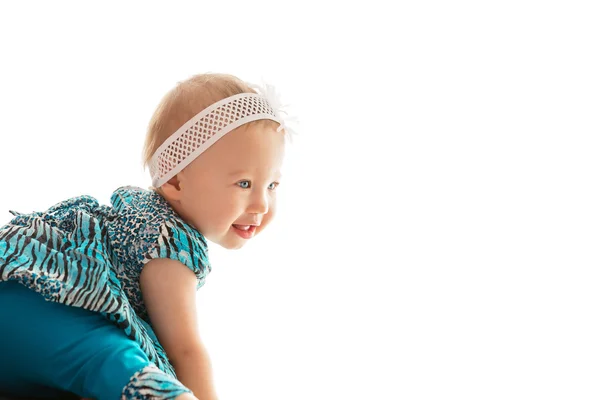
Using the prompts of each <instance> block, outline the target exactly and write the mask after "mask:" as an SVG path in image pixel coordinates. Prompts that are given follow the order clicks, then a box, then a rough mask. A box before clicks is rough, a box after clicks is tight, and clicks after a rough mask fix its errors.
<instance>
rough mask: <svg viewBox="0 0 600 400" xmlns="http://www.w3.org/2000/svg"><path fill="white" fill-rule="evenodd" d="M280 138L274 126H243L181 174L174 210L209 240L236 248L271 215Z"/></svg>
mask: <svg viewBox="0 0 600 400" xmlns="http://www.w3.org/2000/svg"><path fill="white" fill-rule="evenodd" d="M284 150H285V138H284V133H283V132H277V131H276V125H275V124H271V123H259V124H253V125H250V126H248V125H243V126H242V127H240V128H238V129H236V130H234V131H232V132H230V133H228V134H226V135H225V136H224V137H222V138H221V139H220V140H219V141H217V142H216V143H215V144H214V145H212V146H211V147H209V148H208V149H207V150H206V151H205V152H204V153H202V154H201V155H200V156H199V157H198V158H197V159H196V160H194V161H193V162H192V163H191V164H190V165H189V166H188V167H187V168H185V169H184V170H183V172H182V173H181V174H180V182H181V200H180V202H179V207H178V208H179V210H178V211H179V213H180V214H181V215H182V216H183V217H184V219H186V220H187V222H188V223H190V224H192V225H193V226H194V227H195V228H196V229H198V230H199V231H200V232H201V233H202V234H203V235H204V236H205V237H206V238H207V239H208V240H210V241H211V242H214V243H218V244H220V245H221V246H223V247H225V248H228V249H238V248H240V247H242V246H243V245H244V244H246V243H247V242H248V240H249V239H251V238H252V237H254V236H256V235H257V234H258V233H260V232H261V231H262V230H263V229H265V228H266V227H267V225H268V224H269V222H271V220H272V219H273V217H274V215H275V207H276V192H277V185H278V184H279V181H280V179H281V172H280V171H281V166H282V163H283V158H284Z"/></svg>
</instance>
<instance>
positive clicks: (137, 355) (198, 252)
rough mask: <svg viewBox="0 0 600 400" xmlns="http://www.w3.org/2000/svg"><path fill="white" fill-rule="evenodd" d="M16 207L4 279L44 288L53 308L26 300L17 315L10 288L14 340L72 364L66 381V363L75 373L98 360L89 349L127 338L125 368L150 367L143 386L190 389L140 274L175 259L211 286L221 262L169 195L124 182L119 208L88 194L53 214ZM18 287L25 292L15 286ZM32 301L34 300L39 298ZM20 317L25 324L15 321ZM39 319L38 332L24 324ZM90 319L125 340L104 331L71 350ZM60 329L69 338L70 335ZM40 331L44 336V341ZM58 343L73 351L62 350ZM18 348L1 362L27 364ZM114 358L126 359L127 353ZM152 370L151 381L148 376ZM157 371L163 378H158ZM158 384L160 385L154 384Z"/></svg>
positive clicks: (4, 242) (5, 301)
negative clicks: (155, 326) (213, 262)
mask: <svg viewBox="0 0 600 400" xmlns="http://www.w3.org/2000/svg"><path fill="white" fill-rule="evenodd" d="M14 214H15V217H14V218H13V219H12V220H11V221H10V222H9V223H8V224H7V225H5V226H3V227H1V228H0V283H2V282H4V283H3V284H2V286H0V292H4V291H6V290H7V289H6V288H7V287H8V286H7V282H11V285H12V286H14V284H20V285H21V286H22V287H23V288H24V289H29V291H30V292H32V293H34V292H35V293H34V294H36V295H37V297H39V299H38V300H41V301H42V302H43V303H39V304H38V305H39V307H38V308H36V310H38V309H44V312H45V313H48V314H44V315H41V312H30V310H28V309H27V308H25V307H23V306H22V305H19V313H21V314H17V313H16V312H15V311H14V310H12V309H11V306H12V305H13V304H14V303H13V301H15V299H12V298H11V297H10V296H8V294H7V293H2V296H0V310H2V313H3V314H0V317H1V318H2V325H3V327H4V325H5V324H8V325H9V326H11V329H16V330H15V331H11V332H13V333H12V334H13V337H12V338H13V340H14V343H13V346H14V348H15V349H21V350H20V351H26V350H25V349H28V348H29V347H31V348H32V349H36V350H35V351H34V350H27V351H29V352H30V354H32V355H34V354H38V353H39V354H42V355H43V354H46V356H47V357H49V358H48V360H49V359H50V358H51V359H53V360H54V361H52V365H54V367H52V368H55V369H56V371H63V372H62V373H65V375H64V379H67V377H68V376H71V375H70V374H68V373H66V372H64V371H68V368H69V365H70V364H71V363H72V362H73V361H74V360H79V358H83V359H88V358H89V357H90V355H89V354H91V353H93V354H96V353H97V352H100V350H101V349H103V348H104V347H109V348H115V349H116V348H120V347H119V346H124V347H123V348H122V349H121V350H122V351H123V352H125V354H130V355H131V358H130V359H129V358H127V359H126V360H125V362H129V361H128V360H131V361H132V362H133V360H136V361H135V362H133V364H132V366H131V367H129V366H128V367H123V368H125V369H126V370H127V373H130V372H131V370H132V369H134V367H135V368H138V367H140V366H142V365H146V366H147V367H148V368H146V369H145V370H144V371H142V373H141V375H139V376H138V378H137V380H136V382H138V383H137V384H138V385H139V386H140V387H142V386H144V385H146V386H145V390H163V389H165V387H166V386H165V385H167V383H165V382H170V380H172V381H173V382H176V383H175V384H174V385H175V386H173V387H174V389H173V390H174V391H173V393H176V392H177V391H178V390H180V388H179V386H181V385H180V384H179V383H178V382H177V381H176V379H175V372H174V370H173V367H172V365H171V364H170V363H169V360H168V358H167V355H166V353H165V352H164V349H163V348H162V346H161V345H160V343H159V342H158V340H157V339H156V337H155V336H154V334H153V332H152V328H151V325H150V320H149V319H148V314H147V311H146V309H145V307H144V303H143V299H142V295H141V292H140V288H139V277H140V274H141V271H142V269H143V267H144V265H145V264H146V263H147V262H148V261H150V260H152V259H154V258H159V257H160V258H171V259H175V260H178V261H180V262H182V263H183V264H184V265H186V266H187V267H188V268H190V269H191V270H192V271H193V272H194V273H195V274H196V277H197V280H198V287H201V286H202V285H203V284H204V282H205V279H206V276H207V275H208V273H209V272H210V270H211V266H210V263H209V260H208V246H207V243H206V240H205V238H204V237H203V236H202V234H200V233H199V232H198V231H196V230H195V229H194V228H193V227H191V226H190V225H188V224H187V223H185V222H184V221H183V220H182V219H181V218H180V217H179V216H178V215H177V213H176V212H175V211H174V210H173V209H172V208H171V207H170V206H169V204H168V203H167V202H166V200H164V199H163V198H162V197H161V196H160V195H159V194H157V193H155V192H153V191H149V190H144V189H140V188H136V187H130V186H129V187H122V188H119V189H117V190H116V191H115V192H114V193H113V195H112V197H111V205H110V206H104V205H100V204H99V203H98V201H97V200H96V199H94V198H92V197H90V196H80V197H76V198H72V199H69V200H66V201H63V202H61V203H59V204H57V205H55V206H53V207H51V208H50V209H48V210H47V211H45V212H34V213H29V214H18V213H14ZM12 286H11V287H12ZM10 292H11V293H12V294H11V295H12V296H16V294H15V293H16V292H15V291H14V289H11V291H10ZM22 295H24V294H23V293H21V294H20V296H22ZM26 304H29V305H30V306H32V307H33V304H34V303H32V302H30V303H26ZM36 304H37V303H36ZM41 304H43V305H44V307H41ZM59 310H60V311H59ZM53 313H60V315H61V317H60V318H62V321H63V322H62V325H61V326H62V328H61V329H62V330H60V331H59V330H58V328H59V326H57V325H56V326H55V325H50V326H52V327H56V329H57V330H56V331H53V334H52V335H49V334H47V332H48V328H47V327H46V326H45V323H46V322H49V321H54V320H55V319H54V318H53V317H52V314H53ZM19 315H21V316H20V317H19ZM69 316H70V317H69ZM71 317H72V318H74V319H75V320H78V321H80V322H81V321H82V320H86V321H90V323H89V326H88V325H86V324H81V326H79V325H77V326H75V325H76V324H77V323H79V322H77V323H76V322H75V321H71V320H70V319H69V318H71ZM11 318H12V319H11ZM15 318H16V319H17V320H19V321H21V323H20V324H15V323H14V322H13V319H15ZM60 318H58V317H57V319H60ZM36 319H39V320H37V321H36ZM40 321H45V322H40ZM73 324H75V325H73ZM72 325H73V326H72ZM35 326H37V327H38V332H37V333H38V335H37V336H36V335H35V334H33V333H32V332H29V333H27V334H26V333H25V332H24V331H20V329H22V328H23V327H27V329H34V327H35ZM85 326H87V327H88V328H89V329H92V330H93V331H94V332H95V333H97V334H99V333H102V332H105V333H107V339H106V340H108V342H110V343H113V341H114V343H120V344H114V343H113V344H110V345H109V343H108V342H105V341H103V340H101V339H100V336H101V335H98V336H93V337H94V338H95V342H96V343H97V344H94V343H95V342H94V341H90V342H89V346H91V347H86V346H82V347H76V348H77V349H79V350H77V351H79V352H80V353H77V351H76V350H73V349H69V348H68V346H67V344H69V345H71V344H73V343H74V342H73V341H77V340H78V338H79V337H87V336H85V335H83V333H84V332H85V329H86V328H85ZM23 329H24V328H23ZM90 335H91V333H90ZM55 336H60V340H59V339H58V338H55ZM39 337H43V338H44V339H43V340H38V341H37V342H34V341H35V340H36V338H39ZM108 338H112V339H108ZM117 338H120V339H119V340H117ZM55 339H56V342H54V340H55ZM125 343H126V344H125ZM131 346H133V347H131ZM47 347H48V349H46V348H47ZM134 348H135V349H137V350H134ZM44 349H46V350H44ZM57 349H58V350H61V351H63V353H61V352H60V351H58V352H54V351H56V350H57ZM15 351H16V350H15ZM15 351H13V352H11V353H9V355H10V357H8V356H7V357H4V354H3V352H0V354H1V355H0V357H2V361H0V363H3V365H2V367H1V368H8V367H7V365H8V366H9V367H10V365H11V363H17V364H18V363H20V362H21V361H20V359H19V357H18V354H19V353H18V352H15ZM48 351H53V352H54V353H52V352H50V353H49V352H48ZM84 354H87V356H84ZM98 354H104V353H101V352H100V353H98ZM67 355H68V356H67ZM51 356H52V357H51ZM105 356H106V357H108V358H107V360H112V361H111V362H114V363H116V364H115V365H117V364H118V357H116V356H114V357H113V356H110V355H108V354H107V355H105ZM94 357H97V356H94ZM110 357H113V358H110ZM30 361H32V362H33V361H34V360H33V359H30ZM48 362H50V361H48ZM36 365H37V363H36V362H33V364H29V367H28V368H30V372H34V373H32V374H31V376H37V375H36V374H37V370H35V368H36V367H35V366H36ZM45 368H46V367H45ZM47 368H50V367H47ZM154 368H155V369H156V370H154ZM116 371H117V370H116ZM157 371H158V372H157ZM117 372H118V371H117ZM138 372H139V371H138ZM56 373H58V372H56ZM118 373H119V374H121V372H118ZM122 373H123V374H125V372H122ZM161 373H162V375H161ZM56 376H58V375H56ZM129 377H131V375H130V376H129ZM143 377H145V378H144V379H146V381H144V380H143V379H141V378H143ZM152 379H154V383H153V384H150V383H149V382H150V381H149V380H152ZM97 381H99V382H102V381H103V380H102V379H100V380H97ZM114 381H115V382H117V381H119V380H118V379H115V380H114ZM15 382H16V381H15ZM38 383H39V382H38ZM42 383H43V384H44V385H46V384H48V382H42ZM124 383H126V382H120V381H119V383H118V385H122V386H121V390H123V386H124ZM7 384H8V383H7ZM52 384H53V385H56V384H57V382H52ZM32 385H33V383H32ZM148 385H150V386H152V387H153V388H154V389H149V387H150V386H148ZM1 390H2V386H0V392H1ZM136 390H137V389H136ZM134 392H135V391H131V393H134ZM140 398H144V397H140ZM163 398H169V396H166V397H163Z"/></svg>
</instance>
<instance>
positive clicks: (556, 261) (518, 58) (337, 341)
mask: <svg viewBox="0 0 600 400" xmlns="http://www.w3.org/2000/svg"><path fill="white" fill-rule="evenodd" d="M593 3H594V2H591V1H590V2H578V1H568V2H567V1H562V2H561V1H545V2H542V1H539V2H534V1H503V2H489V1H485V2H483V1H470V2H469V1H457V2H444V1H437V2H434V1H419V2H416V1H415V2H400V3H397V4H395V5H393V6H392V5H385V6H384V5H383V2H378V1H369V2H363V3H355V2H337V3H336V2H327V1H319V2H310V1H302V2H294V3H288V2H284V1H272V2H265V1H252V2H250V1H246V2H239V3H228V2H221V1H213V2H201V1H197V2H193V3H182V2H178V1H170V2H162V3H161V5H157V4H156V3H152V2H145V3H142V2H138V3H134V2H126V1H119V2H117V1H103V2H96V3H91V2H64V1H53V2H42V1H40V2H29V1H21V2H9V1H2V2H1V3H0V46H1V47H0V50H1V53H0V135H1V136H0V171H2V174H1V186H0V194H1V195H0V217H1V218H2V220H4V221H8V219H9V218H10V215H9V214H8V212H7V211H8V210H9V209H14V210H17V211H20V212H29V211H34V210H37V211H41V210H44V209H46V208H47V207H49V206H51V205H53V204H54V203H56V202H58V201H61V200H64V199H66V198H69V197H72V196H77V195H81V194H90V195H93V196H95V197H97V198H98V199H99V200H100V201H101V202H103V203H107V202H108V200H109V197H110V194H111V193H112V191H113V190H114V189H115V188H117V187H119V186H122V185H128V184H130V185H137V186H142V187H146V186H149V184H150V181H149V178H148V177H147V175H146V173H145V172H144V171H143V170H142V167H141V146H142V142H143V139H144V135H145V129H146V125H147V123H148V120H149V119H150V116H151V114H152V112H153V111H154V108H155V106H156V105H157V104H158V102H159V100H160V98H161V97H162V96H163V94H164V93H165V92H166V91H167V90H169V89H170V88H171V87H172V86H173V85H174V84H175V83H176V82H177V81H179V80H182V79H185V78H187V77H189V76H191V75H193V74H196V73H201V72H226V73H233V74H235V75H237V76H239V77H241V78H242V79H245V80H249V81H255V82H256V81H259V80H260V79H261V78H264V79H265V80H267V81H268V82H270V83H273V84H274V85H276V86H277V88H278V90H279V91H280V92H281V93H282V95H283V99H284V101H286V102H289V103H291V104H292V105H293V110H294V113H295V114H296V115H298V117H299V118H300V120H301V122H302V124H301V126H300V131H301V135H300V136H298V137H297V138H296V140H295V142H294V144H293V145H292V147H291V148H290V151H289V157H288V161H287V168H286V171H285V175H286V176H285V178H286V179H285V181H284V182H283V184H282V186H281V190H280V202H281V205H280V210H279V216H278V219H277V220H276V222H274V223H273V225H272V226H271V227H270V229H269V230H267V231H266V232H265V233H264V234H262V235H261V236H260V237H257V238H256V239H255V240H254V241H253V242H252V243H251V244H249V245H248V246H247V247H246V248H245V249H243V250H241V251H233V252H227V251H224V250H223V249H220V248H217V247H216V246H214V245H213V246H212V247H211V259H212V263H213V272H212V274H211V276H210V277H209V279H208V280H207V284H206V286H205V287H204V288H203V289H202V290H201V291H200V294H199V300H198V301H199V306H200V310H201V311H200V312H201V323H202V332H203V336H204V340H205V342H206V345H207V347H208V350H209V352H210V354H211V358H212V362H213V368H214V374H215V381H216V387H217V391H218V393H219V395H220V399H222V400H234V399H263V400H264V399H290V400H291V399H407V400H408V399H410V400H412V399H415V400H416V399H598V398H599V396H600V387H599V382H600V378H599V375H600V359H599V356H600V344H599V343H600V340H599V339H600V322H599V321H600V320H599V313H600V307H599V301H600V294H599V292H600V287H599V283H600V282H599V278H600V273H599V271H598V267H599V265H600V264H599V254H598V253H599V248H600V247H599V240H600V211H599V210H600V190H599V176H598V175H599V174H598V172H599V171H600V161H599V159H598V153H599V150H600V149H599V146H598V134H599V126H600V122H599V112H598V110H599V106H600V79H599V76H600V74H599V72H598V71H600V60H599V48H600V47H599V45H600V43H599V42H600V29H599V24H598V21H599V19H600V14H599V13H598V11H597V10H596V9H594V8H593V7H592V4H593ZM92 4H95V5H92Z"/></svg>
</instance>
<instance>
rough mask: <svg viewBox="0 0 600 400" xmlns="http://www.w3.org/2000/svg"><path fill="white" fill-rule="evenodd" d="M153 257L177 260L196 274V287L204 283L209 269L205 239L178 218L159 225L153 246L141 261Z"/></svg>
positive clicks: (147, 260)
mask: <svg viewBox="0 0 600 400" xmlns="http://www.w3.org/2000/svg"><path fill="white" fill-rule="evenodd" d="M155 258H169V259H171V260H177V261H179V262H181V263H182V264H184V265H185V266H187V267H188V268H189V269H190V270H192V272H193V273H194V274H195V275H196V278H197V280H198V284H197V288H200V287H202V286H203V285H204V282H205V279H206V276H207V275H208V274H209V273H210V271H211V266H210V262H209V259H208V245H207V243H206V239H205V238H204V237H203V236H202V235H201V234H200V233H198V232H197V231H196V230H195V229H193V228H192V227H190V226H189V225H187V224H185V223H184V222H183V221H179V220H176V219H174V220H167V221H165V222H164V223H163V224H162V225H161V227H160V234H159V236H158V241H157V244H156V245H155V246H153V247H152V249H151V250H150V251H149V252H148V253H147V254H146V256H145V257H144V260H143V263H144V264H146V263H147V262H149V261H150V260H152V259H155Z"/></svg>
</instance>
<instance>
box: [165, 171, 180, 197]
mask: <svg viewBox="0 0 600 400" xmlns="http://www.w3.org/2000/svg"><path fill="white" fill-rule="evenodd" d="M181 189H182V185H181V181H180V180H179V174H177V175H175V176H174V177H172V178H171V179H169V180H168V181H167V182H165V183H164V184H163V185H162V186H161V187H160V190H161V192H162V194H163V196H164V197H165V198H166V199H167V200H170V201H179V200H181V195H182V192H183V191H182V190H181Z"/></svg>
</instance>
